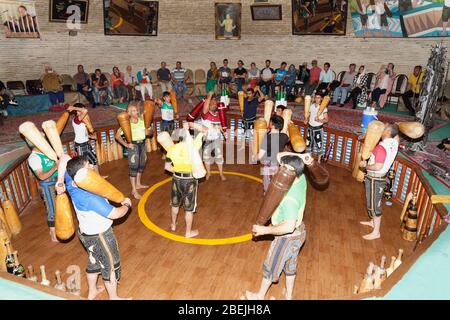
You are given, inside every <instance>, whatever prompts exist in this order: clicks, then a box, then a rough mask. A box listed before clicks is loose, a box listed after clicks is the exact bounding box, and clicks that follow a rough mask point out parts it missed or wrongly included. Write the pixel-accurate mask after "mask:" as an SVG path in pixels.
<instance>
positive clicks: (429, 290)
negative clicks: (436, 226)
mask: <svg viewBox="0 0 450 320" xmlns="http://www.w3.org/2000/svg"><path fill="white" fill-rule="evenodd" d="M449 266H450V228H447V229H446V230H445V231H444V232H442V233H441V235H440V236H439V238H438V239H436V241H434V243H433V244H432V245H431V247H430V248H428V250H427V251H425V253H423V254H422V255H421V256H420V257H419V259H418V260H417V261H416V262H415V263H414V264H413V266H412V267H411V269H410V270H409V271H408V273H406V274H405V275H404V276H403V278H401V279H400V281H399V282H398V283H397V284H396V285H395V286H394V287H393V288H392V289H391V290H390V291H389V292H388V293H387V294H386V295H385V296H384V297H382V298H371V299H369V300H400V299H402V300H431V299H433V300H449V299H450V289H449V288H450V277H449V276H448V267H449Z"/></svg>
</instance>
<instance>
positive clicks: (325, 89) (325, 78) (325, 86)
mask: <svg viewBox="0 0 450 320" xmlns="http://www.w3.org/2000/svg"><path fill="white" fill-rule="evenodd" d="M333 80H334V73H333V70H331V68H330V63H328V62H325V63H324V65H323V70H322V71H320V77H319V85H318V86H317V88H316V94H320V95H321V96H322V97H325V96H326V95H328V93H329V92H330V85H331V83H332V82H333Z"/></svg>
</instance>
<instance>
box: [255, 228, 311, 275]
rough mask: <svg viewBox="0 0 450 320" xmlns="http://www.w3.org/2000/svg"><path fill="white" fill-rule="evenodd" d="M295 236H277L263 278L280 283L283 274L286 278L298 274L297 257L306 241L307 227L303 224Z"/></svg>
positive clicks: (265, 265) (271, 246)
mask: <svg viewBox="0 0 450 320" xmlns="http://www.w3.org/2000/svg"><path fill="white" fill-rule="evenodd" d="M295 233H296V234H295V235H284V236H276V237H275V239H274V240H273V241H272V244H271V245H270V249H269V252H268V254H267V257H266V260H265V261H264V264H263V277H264V278H265V279H267V280H269V281H271V282H278V280H279V279H280V275H281V272H283V271H284V274H285V275H286V276H295V275H296V274H297V257H298V254H299V252H300V249H301V247H302V246H303V243H304V242H305V239H306V227H305V224H304V223H303V222H302V224H301V225H300V226H299V227H298V228H297V229H296V231H295Z"/></svg>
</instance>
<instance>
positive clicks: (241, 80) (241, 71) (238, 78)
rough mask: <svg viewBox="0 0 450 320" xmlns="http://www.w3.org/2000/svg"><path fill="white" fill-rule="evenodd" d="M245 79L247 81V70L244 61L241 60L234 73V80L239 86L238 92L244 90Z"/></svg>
mask: <svg viewBox="0 0 450 320" xmlns="http://www.w3.org/2000/svg"><path fill="white" fill-rule="evenodd" d="M245 79H247V69H245V68H244V62H243V61H242V60H239V61H238V67H237V68H236V69H234V71H233V80H234V83H236V85H237V90H238V91H242V90H243V86H244V84H245Z"/></svg>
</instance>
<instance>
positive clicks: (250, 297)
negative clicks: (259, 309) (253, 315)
mask: <svg viewBox="0 0 450 320" xmlns="http://www.w3.org/2000/svg"><path fill="white" fill-rule="evenodd" d="M245 297H246V298H247V300H262V299H261V298H260V297H259V296H258V294H257V293H254V292H250V291H245Z"/></svg>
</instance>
